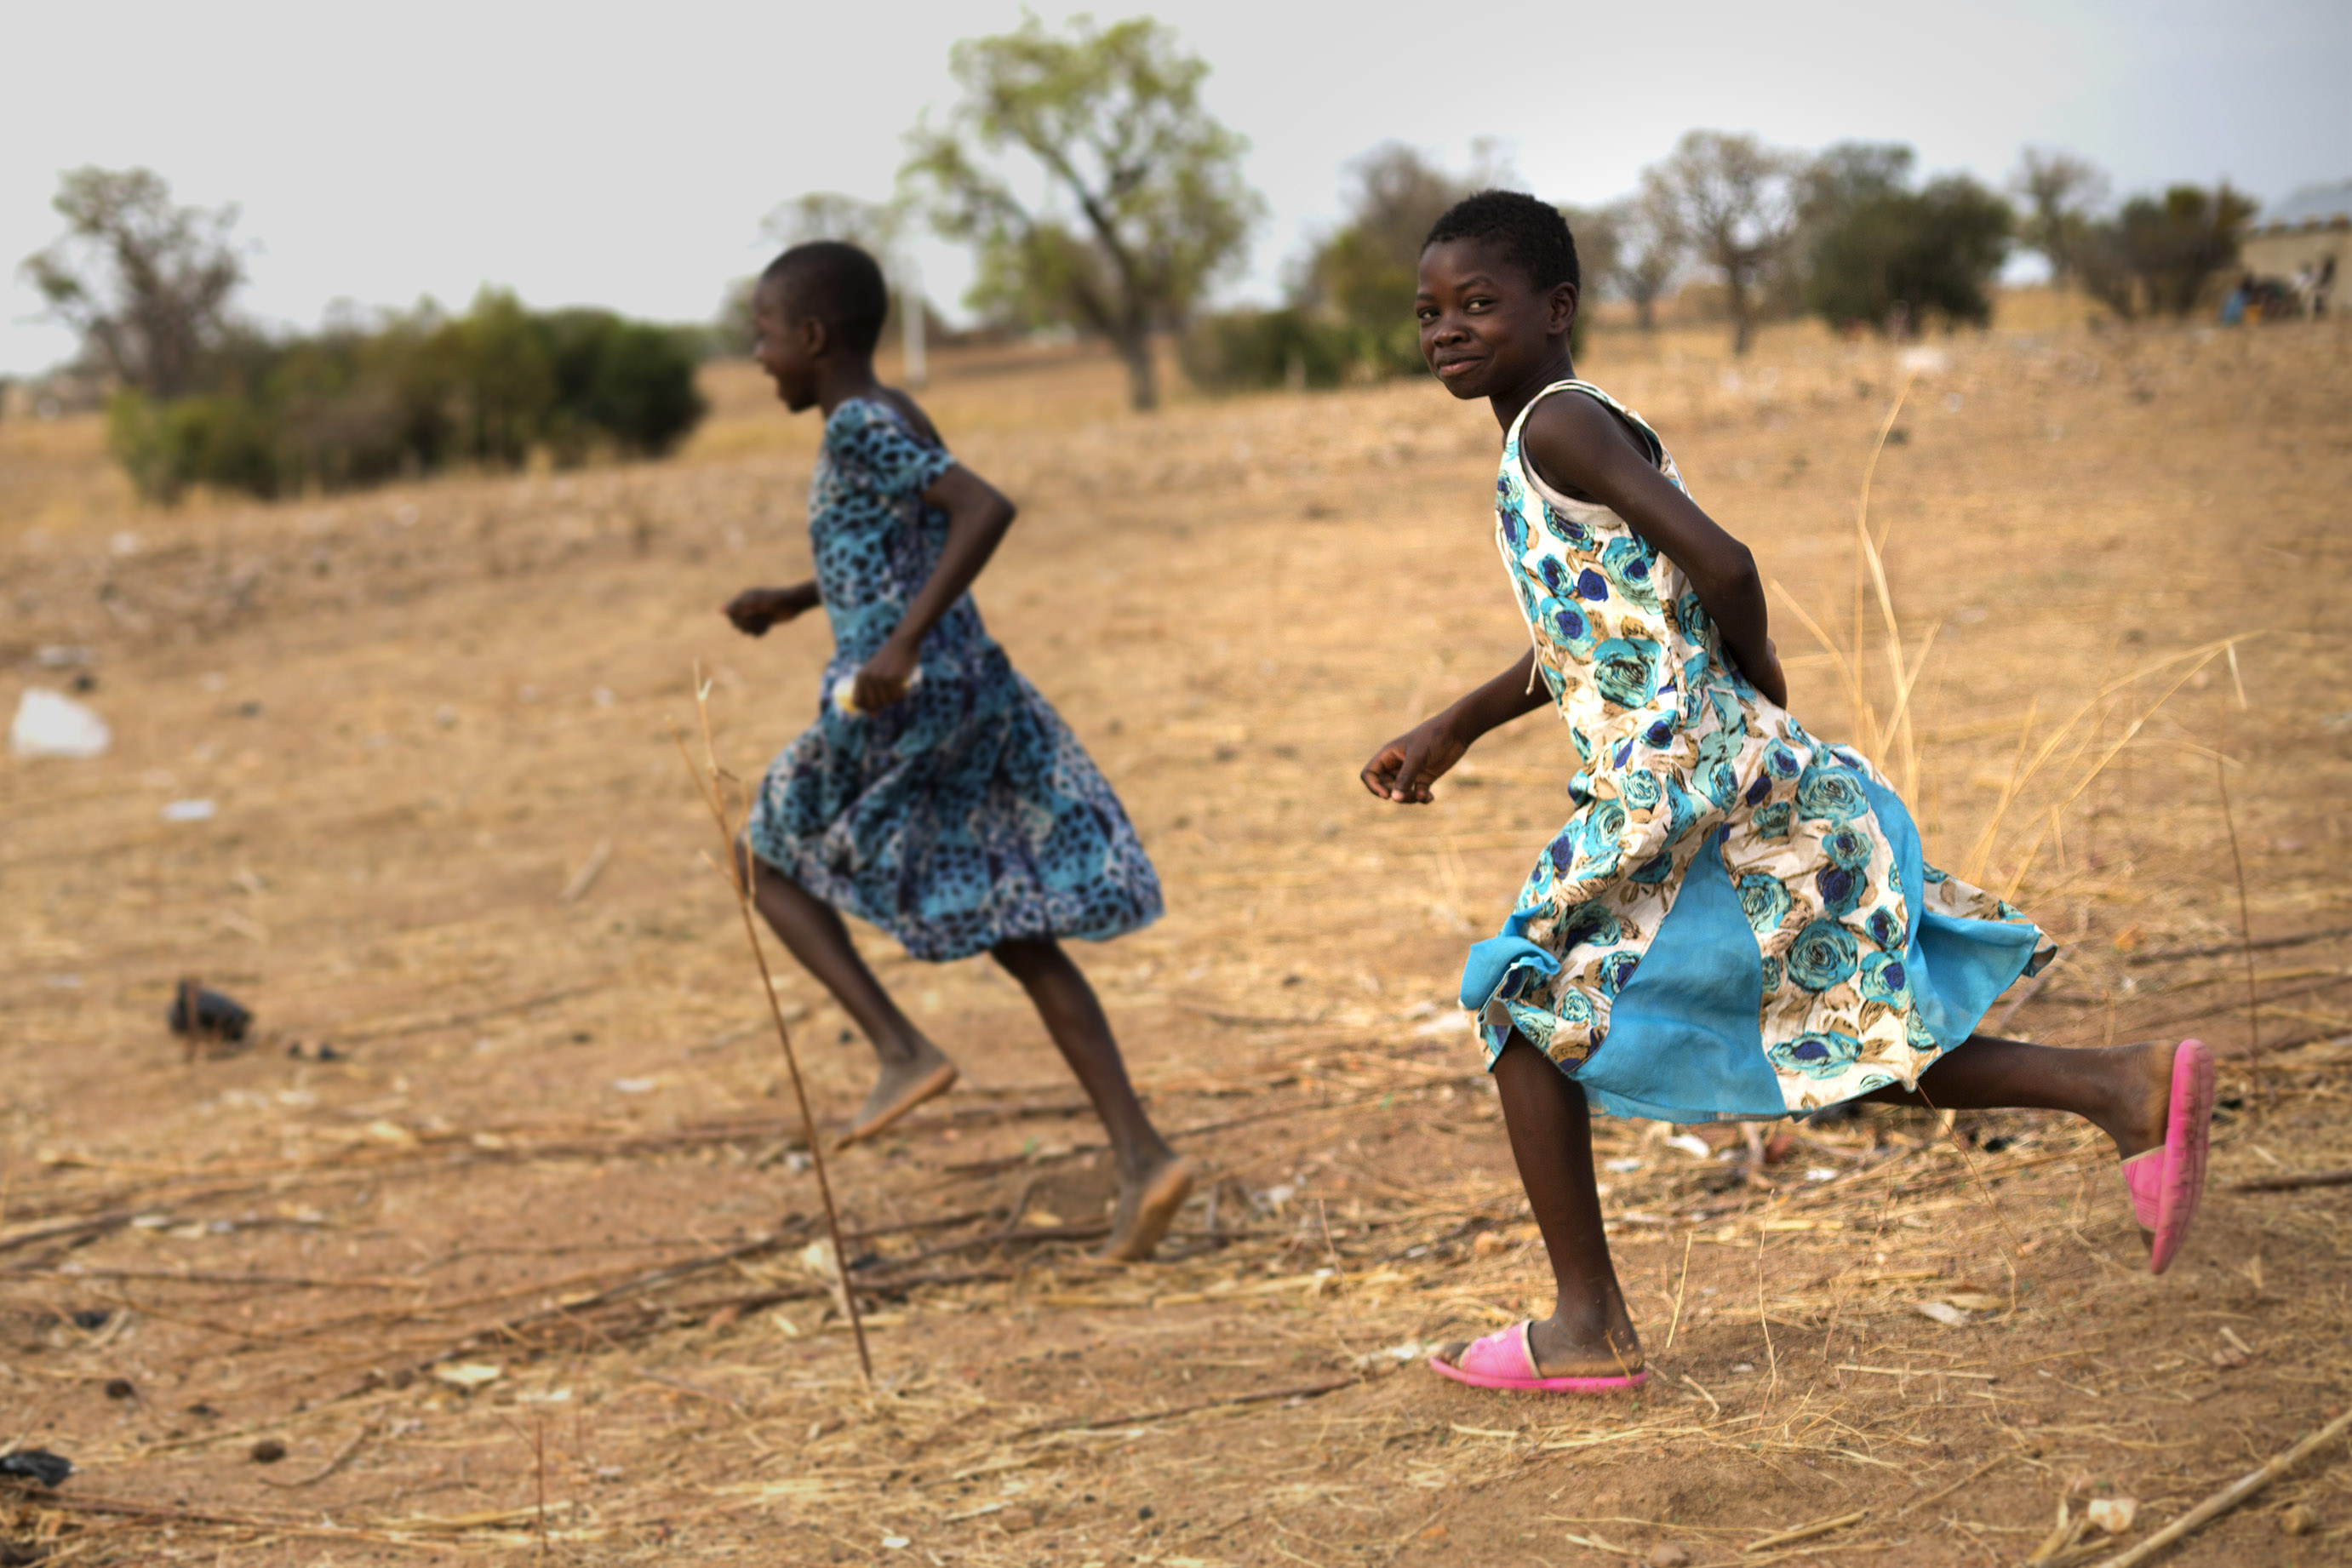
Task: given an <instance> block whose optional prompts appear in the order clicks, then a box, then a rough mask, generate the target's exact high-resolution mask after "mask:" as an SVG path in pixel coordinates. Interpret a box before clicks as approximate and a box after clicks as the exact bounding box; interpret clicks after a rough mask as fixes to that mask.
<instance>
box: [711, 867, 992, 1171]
mask: <svg viewBox="0 0 2352 1568" xmlns="http://www.w3.org/2000/svg"><path fill="white" fill-rule="evenodd" d="M737 852H738V854H739V855H740V856H741V858H742V860H743V862H744V863H746V864H748V866H749V867H750V868H751V901H752V903H753V904H754V905H755V906H757V908H758V909H759V911H760V913H761V916H762V917H764V918H765V919H766V921H767V922H768V926H769V929H770V930H772V931H774V932H775V933H776V935H777V937H778V938H779V939H780V940H781V941H782V942H783V944H784V946H785V947H786V948H788V949H790V950H791V952H792V955H793V957H794V958H796V959H798V960H799V961H800V963H801V967H802V968H803V969H805V970H807V971H808V972H809V973H811V974H814V975H815V976H816V978H817V981H818V983H819V984H822V985H824V988H825V989H826V990H827V991H830V992H832V993H833V997H834V1000H835V1001H836V1002H838V1003H840V1004H841V1006H842V1010H843V1011H844V1012H845V1013H847V1014H848V1015H849V1016H850V1017H851V1018H852V1019H853V1020H854V1021H855V1022H856V1025H857V1026H858V1027H859V1028H860V1029H862V1030H864V1031H865V1034H866V1042H867V1043H868V1044H870V1045H871V1046H872V1047H874V1054H875V1056H876V1057H877V1058H880V1060H881V1064H882V1071H881V1075H880V1076H879V1077H878V1078H877V1079H875V1081H874V1092H873V1093H872V1094H869V1095H867V1096H866V1104H865V1105H864V1106H863V1107H862V1108H860V1109H859V1110H858V1112H857V1115H856V1119H855V1120H853V1121H851V1122H850V1124H849V1131H847V1132H846V1133H845V1134H843V1137H842V1142H844V1143H852V1142H856V1141H857V1140H858V1139H860V1138H866V1137H871V1136H872V1135H873V1134H875V1133H877V1132H879V1131H882V1130H883V1129H884V1128H885V1127H887V1126H888V1125H890V1123H892V1122H894V1121H898V1119H899V1118H900V1117H902V1116H904V1115H906V1114H907V1112H908V1111H909V1110H914V1109H915V1107H917V1106H918V1105H920V1104H921V1103H922V1102H923V1101H925V1100H929V1099H930V1098H931V1097H932V1096H933V1095H937V1094H944V1093H945V1092H947V1090H948V1088H949V1087H950V1085H952V1084H953V1083H954V1082H955V1080H956V1068H955V1064H954V1063H953V1062H951V1061H950V1060H949V1059H948V1058H947V1054H946V1053H945V1052H944V1051H941V1050H940V1048H939V1047H937V1046H935V1045H933V1044H932V1043H931V1041H930V1038H929V1037H928V1036H926V1035H925V1034H924V1033H923V1032H922V1031H921V1030H920V1029H918V1028H917V1027H915V1025H914V1021H913V1020H912V1019H910V1018H908V1016H907V1015H906V1014H904V1013H902V1012H900V1011H899V1010H898V1003H896V1002H894V1001H892V1000H891V999H890V994H889V993H888V992H887V991H885V990H883V989H882V982H881V981H879V980H877V979H876V978H875V975H874V971H873V970H871V969H869V968H867V967H866V960H865V959H863V958H862V957H860V956H858V952H857V949H856V945H855V944H853V943H852V942H850V940H849V928H848V927H847V926H845V925H844V924H843V923H842V921H841V916H840V914H839V913H838V912H837V911H836V910H835V909H834V907H833V906H832V905H831V904H828V903H826V902H825V901H824V900H822V899H818V898H815V897H813V896H812V895H811V894H810V893H809V892H808V890H807V889H804V888H803V887H802V886H801V885H800V884H799V883H797V882H795V881H793V879H791V878H789V877H787V876H785V875H784V874H783V873H782V871H779V870H777V869H776V868H774V867H773V866H771V865H769V864H768V863H767V862H766V861H764V860H761V858H759V857H758V856H756V855H751V854H749V853H748V852H745V851H744V850H743V849H742V848H741V847H740V846H739V847H738V850H737Z"/></svg>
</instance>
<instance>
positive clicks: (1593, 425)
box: [1519, 397, 1789, 708]
mask: <svg viewBox="0 0 2352 1568" xmlns="http://www.w3.org/2000/svg"><path fill="white" fill-rule="evenodd" d="M1519 446H1520V449H1521V450H1522V451H1524V452H1525V453H1526V454H1527V455H1528V460H1529V461H1531V462H1533V463H1534V464H1535V466H1536V472H1538V474H1540V475H1542V476H1543V479H1544V482H1545V483H1547V484H1549V485H1550V486H1551V487H1552V488H1553V489H1559V490H1561V491H1564V492H1566V493H1567V495H1568V496H1569V497H1570V499H1571V500H1596V501H1599V502H1600V503H1601V505H1603V506H1605V507H1607V508H1608V509H1609V510H1612V511H1613V512H1615V513H1616V514H1617V515H1618V516H1619V517H1622V518H1623V519H1624V520H1625V521H1626V524H1627V525H1628V526H1629V527H1631V528H1632V529H1633V531H1634V532H1636V533H1638V534H1640V535H1641V536H1642V537H1643V539H1646V540H1648V541H1649V542H1651V543H1652V544H1653V545H1655V546H1656V547H1657V548H1658V549H1659V550H1660V551H1662V552H1664V554H1665V555H1666V557H1667V558H1668V559H1669V560H1671V561H1673V562H1674V563H1675V565H1676V566H1679V567H1681V568H1682V573H1683V575H1684V576H1685V577H1687V578H1689V579H1690V585H1691V587H1692V588H1693V590H1695V591H1696V593H1697V595H1698V600H1699V603H1700V604H1702V605H1706V613H1707V616H1708V618H1709V619H1711V620H1713V621H1714V622H1715V625H1716V629H1717V631H1719V632H1721V633H1722V634H1723V646H1724V648H1725V649H1726V651H1727V652H1728V653H1729V654H1730V655H1731V657H1732V658H1734V659H1736V660H1738V665H1739V668H1740V669H1741V671H1742V672H1743V673H1745V674H1746V675H1747V677H1748V680H1749V681H1750V682H1751V683H1752V684H1753V685H1754V686H1755V688H1756V689H1757V690H1759V691H1760V692H1762V693H1763V694H1764V695H1765V696H1766V697H1767V698H1769V699H1770V700H1772V701H1773V702H1774V703H1776V704H1777V705H1779V706H1780V707H1782V708H1786V707H1787V706H1788V705H1789V682H1788V678H1787V677H1786V676H1784V675H1783V674H1782V673H1781V672H1780V658H1778V656H1777V654H1776V652H1775V650H1774V648H1773V647H1772V639H1771V637H1770V636H1769V612H1768V610H1767V608H1766V605H1765V603H1764V578H1763V575H1762V574H1760V573H1759V572H1758V571H1757V570H1756V557H1755V556H1754V555H1753V554H1751V553H1750V552H1748V546H1746V545H1744V544H1742V543H1740V542H1739V541H1738V540H1736V539H1734V538H1732V537H1731V535H1729V534H1728V533H1726V532H1725V531H1723V530H1722V528H1721V527H1719V526H1718V525H1717V522H1716V521H1715V520H1714V519H1713V518H1711V517H1709V516H1707V515H1706V513H1705V512H1703V511H1701V510H1699V509H1698V507H1697V505H1696V503H1695V502H1694V501H1692V500H1691V499H1690V497H1688V496H1686V495H1685V494H1683V492H1682V491H1681V490H1679V489H1675V486H1674V484H1673V482H1672V481H1670V480H1669V479H1667V478H1666V477H1665V476H1664V474H1662V473H1660V472H1658V468H1657V464H1656V463H1655V462H1654V461H1653V460H1652V459H1651V458H1650V456H1649V454H1647V453H1646V452H1644V451H1643V449H1642V448H1641V447H1639V446H1638V445H1637V444H1636V443H1635V440H1634V437H1633V432H1632V431H1630V430H1629V429H1627V428H1626V427H1625V426H1624V425H1623V424H1622V423H1621V422H1620V421H1619V420H1618V418H1617V416H1615V415H1614V414H1612V413H1611V412H1610V411H1609V410H1608V409H1606V408H1604V407H1602V406H1601V405H1600V404H1598V403H1596V402H1594V401H1593V400H1592V399H1591V398H1589V397H1547V398H1545V399H1544V400H1543V401H1542V402H1541V403H1539V404H1538V405H1536V408H1535V412H1534V413H1532V414H1530V415H1528V422H1527V426H1526V428H1525V429H1524V430H1523V431H1522V432H1521V434H1520V437H1519Z"/></svg>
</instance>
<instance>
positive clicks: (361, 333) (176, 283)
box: [25, 168, 712, 501]
mask: <svg viewBox="0 0 2352 1568" xmlns="http://www.w3.org/2000/svg"><path fill="white" fill-rule="evenodd" d="M55 205H56V207H57V210H58V215H59V216H62V217H63V218H64V219H65V220H66V233H65V234H64V235H63V236H62V237H60V238H58V240H57V242H56V243H54V244H52V245H51V246H49V247H47V249H45V250H42V251H41V252H40V253H38V254H37V255H35V256H33V257H31V258H28V259H27V260H26V263H25V270H26V273H27V275H28V276H30V278H31V279H32V280H33V282H34V283H35V285H36V286H37V287H38V288H39V289H40V290H41V292H42V294H43V295H44V296H45V297H46V298H47V300H48V304H49V310H50V314H51V315H52V316H54V317H56V318H57V319H58V320H60V321H65V322H66V323H67V324H68V325H70V326H71V327H73V328H74V329H75V331H77V332H78V333H79V335H80V337H81V340H82V363H81V369H82V370H83V371H84V372H85V373H86V374H89V375H91V376H93V377H94V378H96V379H98V380H99V381H100V383H101V384H111V385H113V386H114V387H115V388H117V389H118V390H117V391H116V392H115V394H114V398H113V402H112V404H111V405H110V420H109V435H110V441H111V444H112V446H113V448H114V452H115V455H116V456H117V457H118V458H121V462H122V465H123V467H124V468H126V469H128V470H129V472H130V474H131V479H132V480H133V481H134V482H135V483H136V484H137V485H138V487H139V489H140V491H141V493H142V494H143V495H146V496H149V497H151V498H153V499H156V500H166V501H168V500H173V499H175V498H176V497H178V496H179V495H180V494H182V493H183V492H184V491H185V490H186V489H188V488H189V487H191V486H194V485H209V486H214V487H217V488H220V489H235V490H243V491H246V492H247V493H249V494H252V495H257V496H278V495H289V494H297V493H299V492H302V491H305V490H312V489H317V490H336V489H349V488H351V487H353V486H357V485H367V484H374V483H378V482H380V481H383V480H385V479H397V478H402V477H405V476H410V475H417V474H427V473H432V472H435V471H436V470H439V469H443V468H452V467H459V466H475V467H484V468H518V467H520V466H521V465H522V464H524V463H526V462H528V461H529V460H530V458H531V456H532V454H533V453H535V452H544V453H546V454H547V455H548V456H549V457H550V458H551V459H552V460H553V461H554V462H556V463H558V464H574V463H579V462H583V461H585V460H586V459H588V458H592V457H594V456H596V455H598V454H611V455H614V456H621V457H638V456H654V455H657V454H659V453H662V452H666V451H667V450H669V449H670V448H671V447H675V446H676V445H677V443H678V442H679V440H681V439H682V438H683V437H685V436H686V434H687V432H688V431H689V430H691V429H693V428H694V426H695V424H696V422H697V421H698V420H699V419H700V418H701V417H702V412H703V403H702V397H701V395H700V394H699V393H698V391H697V390H696V389H695V384H694V381H695V367H696V365H697V364H698V363H699V362H700V361H701V360H702V359H703V358H705V357H706V356H707V354H708V353H709V352H710V349H711V347H712V343H711V331H710V329H709V328H705V327H666V326H657V325H653V324H651V323H647V322H644V321H626V320H624V319H623V318H621V317H619V316H616V315H614V314H613V313H612V312H610V311H608V310H546V311H535V310H526V309H524V307H523V305H522V303H521V302H520V300H517V299H516V298H515V297H514V296H513V295H512V294H509V293H504V292H500V291H499V290H496V289H485V290H483V292H482V293H481V294H480V295H479V296H478V297H477V298H476V300H474V303H473V305H472V307H471V308H470V309H469V310H467V311H466V313H465V314H464V315H462V316H453V315H451V314H449V313H448V312H446V311H445V310H442V309H441V308H440V307H438V306H436V305H435V304H433V303H431V302H430V301H427V302H426V303H425V304H423V305H420V306H418V307H417V308H416V309H415V310H409V311H404V312H403V311H391V312H384V313H381V314H376V315H373V316H367V317H361V316H358V315H355V314H347V315H345V316H344V317H343V318H342V319H341V320H338V321H330V322H329V324H328V325H327V326H325V327H323V328H321V329H320V331H316V332H310V333H291V334H288V333H280V332H274V331H268V330H265V329H263V328H261V327H258V326H257V325H255V324H254V323H252V322H251V321H247V320H246V319H245V318H243V317H242V316H240V315H239V314H238V313H237V312H236V310H235V308H234V307H235V298H236V290H237V289H238V288H239V286H240V285H241V284H242V283H243V281H244V279H245V267H244V258H243V255H242V253H241V251H240V250H239V248H238V247H236V245H235V244H234V243H233V241H232V239H231V235H230V230H231V229H232V227H233V226H234V225H235V223H236V212H235V210H234V209H224V210H221V211H217V212H208V211H205V210H203V209H200V208H194V207H184V206H181V205H176V204H174V203H173V201H172V199H171V187H170V186H169V185H167V184H164V182H163V180H162V179H161V178H160V177H158V176H157V175H156V174H153V173H152V172H150V171H148V170H145V169H129V170H110V169H98V168H85V169H76V170H72V171H70V172H68V174H66V175H65V177H64V179H63V180H62V182H61V183H60V185H59V189H58V196H57V199H56V203H55Z"/></svg>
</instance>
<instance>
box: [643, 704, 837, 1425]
mask: <svg viewBox="0 0 2352 1568" xmlns="http://www.w3.org/2000/svg"><path fill="white" fill-rule="evenodd" d="M694 710H695V713H696V714H697V716H698V717H699V718H700V720H701V721H702V767H701V769H700V770H699V771H697V770H696V768H695V765H694V759H693V758H692V757H691V756H688V754H687V750H686V737H685V736H684V735H682V734H677V733H676V732H675V731H673V734H672V738H673V739H674V740H676V741H677V754H678V755H679V756H680V757H681V758H683V759H685V762H686V765H687V771H688V773H693V774H694V782H695V787H696V789H697V791H698V793H699V794H700V795H701V796H702V803H703V805H706V806H708V807H709V809H710V820H711V821H712V823H713V824H714V825H716V826H717V827H718V829H719V848H720V851H721V852H722V853H723V854H724V855H725V857H726V858H725V859H724V860H722V861H720V862H719V866H720V867H721V868H722V869H723V872H724V874H725V876H726V877H727V879H728V880H729V881H730V883H732V884H733V885H734V889H735V909H736V912H737V913H739V914H740V915H741V916H742V918H743V940H744V941H746V942H749V943H751V958H752V961H753V963H756V964H757V965H758V966H759V970H760V994H761V995H762V996H764V997H766V998H767V1001H768V1016H770V1017H771V1018H772V1019H774V1020H775V1025H776V1043H777V1044H778V1045H780V1046H782V1047H783V1052H784V1066H785V1068H786V1069H787V1070H788V1071H789V1072H790V1073H791V1075H792V1080H793V1099H794V1100H797V1101H798V1102H799V1105H800V1112H801V1136H802V1137H803V1138H805V1139H806V1140H807V1141H808V1155H809V1163H810V1167H811V1169H813V1170H814V1172H815V1173H816V1190H817V1196H818V1197H819V1198H821V1199H822V1200H823V1201H824V1226H825V1232H826V1234H827V1236H828V1237H829V1238H830V1239H831V1241H832V1244H833V1264H834V1268H835V1271H836V1272H838V1273H839V1274H840V1276H841V1304H842V1311H843V1312H844V1313H845V1315H846V1316H847V1317H848V1319H849V1332H850V1336H851V1337H852V1338H853V1339H855V1340H856V1342H857V1366H858V1370H859V1371H861V1372H862V1373H865V1374H866V1387H867V1388H868V1389H871V1388H872V1387H873V1386H874V1356H873V1352H871V1351H869V1350H867V1349H866V1324H865V1321H864V1320H863V1319H861V1318H860V1317H859V1316H858V1311H857V1292H856V1290H855V1289H852V1288H851V1287H850V1284H849V1254H848V1253H847V1252H846V1251H845V1250H844V1249H843V1247H842V1245H841V1212H840V1210H839V1209H838V1208H836V1207H835V1205H834V1201H833V1178H832V1177H831V1176H830V1175H828V1174H827V1173H826V1172H825V1168H824V1141H823V1140H822V1139H820V1138H819V1137H818V1136H817V1132H816V1115H815V1113H814V1111H812V1110H810V1109H809V1101H808V1085H807V1084H806V1083H804V1082H803V1080H802V1079H801V1058H800V1056H799V1053H797V1052H795V1051H794V1050H793V1034H792V1030H791V1029H789V1028H788V1027H786V1026H785V1024H784V1008H783V1004H782V1002H780V1001H779V1000H777V997H776V984H775V978H774V976H772V975H771V974H770V973H768V951H767V949H765V948H763V947H761V945H760V931H759V928H758V927H757V926H756V925H754V924H753V923H752V921H751V874H750V868H749V858H750V856H751V848H750V847H749V846H748V845H744V844H742V843H740V840H741V837H742V834H743V829H744V827H745V825H746V823H747V821H748V819H749V817H750V816H751V813H750V811H749V809H748V808H747V807H742V806H741V802H740V790H741V787H742V786H741V783H740V781H739V780H737V779H736V778H735V776H734V775H733V774H732V773H729V772H727V770H726V769H724V768H722V767H720V766H719V748H718V744H717V742H715V741H713V740H712V738H711V734H710V685H709V682H708V681H706V680H704V679H702V668H701V667H700V666H699V665H697V666H696V667H695V671H694ZM729 784H734V785H735V786H736V788H737V790H738V793H739V800H738V806H739V810H738V811H737V812H736V813H735V814H734V815H732V816H730V814H729V812H728V809H727V797H726V794H725V791H726V787H727V785H729Z"/></svg>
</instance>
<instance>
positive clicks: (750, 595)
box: [722, 582, 824, 637]
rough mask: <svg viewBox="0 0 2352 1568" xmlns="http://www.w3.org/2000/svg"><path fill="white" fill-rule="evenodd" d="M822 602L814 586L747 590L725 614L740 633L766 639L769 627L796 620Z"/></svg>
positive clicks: (728, 604)
mask: <svg viewBox="0 0 2352 1568" xmlns="http://www.w3.org/2000/svg"><path fill="white" fill-rule="evenodd" d="M823 603H824V595H821V594H819V593H818V592H817V587H816V584H814V583H813V582H812V583H795V584H793V585H792V586H791V587H789V588H746V589H744V590H743V591H742V592H741V593H740V594H738V595H735V596H734V597H733V598H731V599H730V600H728V601H727V603H726V605H724V606H723V607H722V613H723V614H724V615H725V616H727V618H728V619H729V620H730V621H732V622H734V623H735V629H736V630H737V631H739V632H741V633H742V634H744V635H745V636H746V637H766V636H767V635H768V628H769V627H770V626H782V625H783V624H784V623H785V622H786V621H790V620H796V619H798V618H799V617H800V616H804V615H806V614H808V612H810V611H811V610H814V609H815V608H816V607H817V606H818V605H821V604H823Z"/></svg>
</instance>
